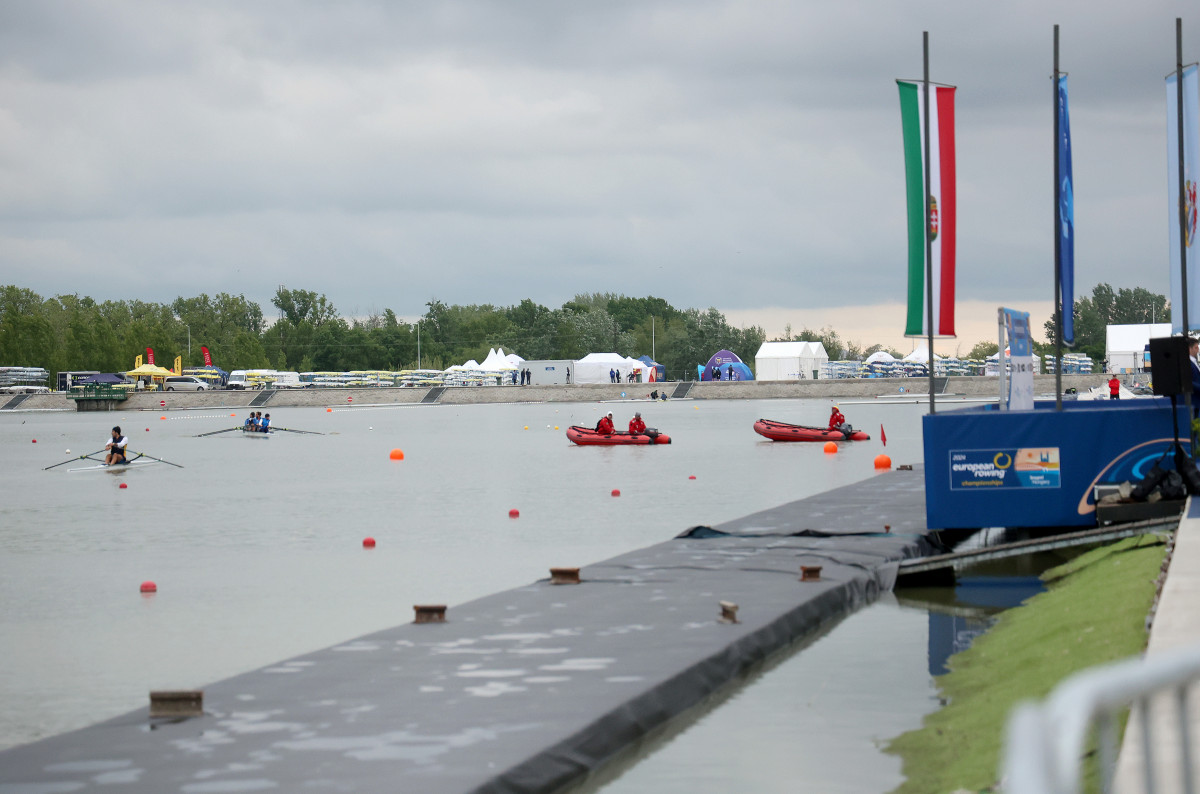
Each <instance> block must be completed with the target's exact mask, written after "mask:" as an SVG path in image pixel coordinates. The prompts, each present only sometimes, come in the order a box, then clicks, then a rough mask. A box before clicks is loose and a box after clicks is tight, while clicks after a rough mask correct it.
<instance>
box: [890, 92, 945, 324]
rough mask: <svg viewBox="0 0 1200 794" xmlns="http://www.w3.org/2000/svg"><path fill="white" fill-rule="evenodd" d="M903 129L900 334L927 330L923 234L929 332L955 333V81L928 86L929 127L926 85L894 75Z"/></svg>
mask: <svg viewBox="0 0 1200 794" xmlns="http://www.w3.org/2000/svg"><path fill="white" fill-rule="evenodd" d="M896 83H897V84H898V85H899V86H900V115H901V121H902V125H903V129H904V174H905V181H906V185H907V188H906V191H905V192H906V194H907V196H908V319H907V321H906V322H905V325H904V335H905V336H928V335H929V328H928V327H926V320H927V315H928V312H927V311H926V305H925V297H926V290H925V235H926V234H927V233H928V235H929V239H930V241H931V244H932V246H931V247H932V254H931V256H932V259H931V265H932V271H933V335H934V336H940V337H952V336H954V238H955V228H954V216H955V211H954V210H955V203H954V91H955V88H954V86H945V85H933V84H930V86H929V129H928V130H926V129H925V88H924V84H923V83H921V82H912V81H907V80H897V81H896ZM926 136H928V138H929V190H928V192H926V190H925V187H924V183H925V138H926Z"/></svg>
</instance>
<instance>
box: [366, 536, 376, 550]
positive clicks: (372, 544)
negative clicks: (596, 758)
mask: <svg viewBox="0 0 1200 794" xmlns="http://www.w3.org/2000/svg"><path fill="white" fill-rule="evenodd" d="M363 548H364V549H373V548H375V538H363Z"/></svg>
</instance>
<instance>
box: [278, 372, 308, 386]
mask: <svg viewBox="0 0 1200 794" xmlns="http://www.w3.org/2000/svg"><path fill="white" fill-rule="evenodd" d="M307 385H308V384H307V383H301V382H300V373H299V372H276V373H275V380H274V381H273V382H272V383H271V388H273V389H303V388H304V387H305V386H307Z"/></svg>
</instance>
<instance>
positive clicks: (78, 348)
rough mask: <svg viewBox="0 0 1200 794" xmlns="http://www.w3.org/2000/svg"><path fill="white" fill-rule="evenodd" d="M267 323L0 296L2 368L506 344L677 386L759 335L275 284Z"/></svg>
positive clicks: (380, 359)
mask: <svg viewBox="0 0 1200 794" xmlns="http://www.w3.org/2000/svg"><path fill="white" fill-rule="evenodd" d="M271 303H272V305H273V306H274V307H275V308H276V309H277V310H278V313H279V316H278V319H277V320H276V321H275V322H272V323H269V324H268V322H267V321H266V320H265V318H264V316H263V311H262V309H261V307H259V305H258V304H256V303H254V302H253V301H250V300H247V299H246V297H245V296H243V295H230V294H227V293H219V294H217V295H215V296H212V297H210V296H208V295H199V296H197V297H194V298H182V297H181V298H177V299H176V300H175V301H173V302H172V303H170V304H163V303H145V302H142V301H105V302H103V303H97V302H96V301H94V300H92V299H91V298H87V297H80V296H78V295H59V296H56V297H53V298H43V297H41V296H39V295H38V294H36V293H35V292H33V291H31V290H28V289H24V288H20V287H16V286H6V287H2V288H0V362H2V363H4V364H10V365H28V366H43V367H45V368H46V369H48V370H50V371H51V372H59V371H65V370H81V369H82V370H87V369H94V370H100V371H105V372H119V371H122V370H125V369H129V368H130V367H131V366H132V363H133V360H134V358H135V357H136V356H137V355H139V354H141V353H142V352H143V351H144V350H145V348H147V347H151V348H153V349H154V350H155V352H156V354H157V355H158V356H159V363H160V364H161V363H166V364H168V365H169V364H170V363H171V362H172V361H173V360H174V358H175V356H177V355H179V356H182V358H183V362H184V366H185V367H192V366H200V365H202V363H203V358H202V355H201V352H200V346H201V345H206V346H207V347H208V348H209V350H210V352H211V353H212V356H213V361H214V363H216V364H217V365H219V366H221V367H222V368H224V369H227V370H228V369H235V368H237V369H252V368H262V367H271V368H275V369H281V370H298V371H302V372H303V371H325V370H333V371H341V370H367V369H387V370H398V369H411V368H416V367H417V366H418V363H419V364H420V365H421V366H424V367H426V368H436V369H443V368H445V367H446V366H448V365H449V364H454V363H462V362H463V361H466V360H467V359H471V358H474V359H476V360H482V359H483V358H484V357H485V356H486V355H487V352H488V349H489V348H493V347H503V348H504V349H505V350H508V351H516V352H517V353H518V354H520V355H521V356H523V357H525V358H527V359H576V358H580V357H582V356H584V355H586V354H588V353H590V352H596V351H605V352H607V351H614V352H617V353H622V354H624V355H632V356H640V355H643V354H651V353H652V352H653V354H654V355H655V357H656V359H657V360H658V361H659V362H660V363H662V364H664V365H665V366H666V367H667V369H668V371H669V372H671V373H672V375H673V376H674V377H686V374H687V373H688V372H694V371H695V367H696V365H697V364H703V363H704V362H706V361H707V360H708V357H709V356H710V355H712V354H713V353H715V352H716V351H717V350H720V349H722V348H725V349H729V350H733V351H734V352H736V353H738V355H740V356H743V357H746V358H749V359H751V360H752V359H753V356H754V353H755V352H756V351H757V350H758V347H759V345H761V344H762V342H763V341H764V340H765V339H766V334H765V332H764V331H763V329H762V328H759V327H757V326H754V327H750V328H735V327H733V326H731V325H730V324H729V323H728V322H727V321H726V320H725V316H724V315H723V314H722V313H721V312H719V311H718V310H716V309H711V308H710V309H708V310H706V311H700V310H698V309H686V310H680V309H676V308H675V307H673V306H671V305H670V304H669V303H667V302H666V301H665V300H663V299H662V298H655V297H646V298H630V297H627V296H624V295H615V294H600V293H596V294H591V295H577V296H575V298H574V299H572V300H571V301H568V302H567V303H565V304H563V306H562V307H560V308H558V309H550V308H547V307H545V306H542V305H540V304H537V303H534V302H533V301H531V300H528V299H526V300H523V301H521V302H520V303H519V304H517V305H514V306H507V307H496V306H491V305H481V306H458V305H448V304H446V303H443V302H442V301H439V300H433V301H430V302H429V303H428V304H426V309H427V310H426V312H425V314H424V315H423V316H422V317H421V318H420V320H418V321H417V322H414V323H409V322H405V321H403V320H401V319H399V318H398V317H397V316H396V314H395V312H393V311H392V310H391V309H385V310H383V312H382V313H373V314H371V315H369V316H367V317H362V318H345V317H341V316H339V314H338V311H337V309H336V308H335V307H334V306H333V304H332V303H331V302H330V301H329V300H328V299H327V298H326V297H325V296H324V295H319V294H317V293H315V292H311V291H308V290H296V289H287V288H285V287H280V288H279V290H278V291H277V292H276V294H275V297H274V298H273V299H272V301H271Z"/></svg>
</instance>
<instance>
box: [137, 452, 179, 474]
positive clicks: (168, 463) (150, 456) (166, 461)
mask: <svg viewBox="0 0 1200 794" xmlns="http://www.w3.org/2000/svg"><path fill="white" fill-rule="evenodd" d="M129 451H130V452H134V450H132V449H131V450H129ZM134 454H136V455H137V458H134V459H133V460H137V459H138V458H150V460H156V461H158V462H159V463H166V464H167V465H169V466H174V467H175V468H177V469H182V468H183V467H182V466H180V465H179V464H178V463H171V461H169V460H163V459H162V458H156V457H154V456H153V455H147V454H146V453H145V452H135V453H134ZM133 460H131V461H129V462H130V463H133Z"/></svg>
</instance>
